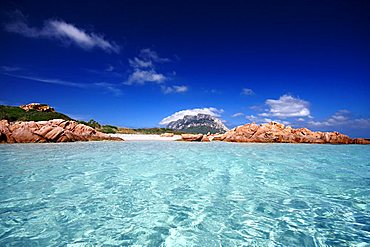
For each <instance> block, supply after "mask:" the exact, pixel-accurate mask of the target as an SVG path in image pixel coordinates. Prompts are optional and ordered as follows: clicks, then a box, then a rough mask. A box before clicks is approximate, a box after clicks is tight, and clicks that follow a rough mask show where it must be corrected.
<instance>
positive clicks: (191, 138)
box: [181, 134, 203, 142]
mask: <svg viewBox="0 0 370 247" xmlns="http://www.w3.org/2000/svg"><path fill="white" fill-rule="evenodd" d="M181 138H182V140H183V141H188V142H199V141H201V140H202V138H203V134H195V135H194V134H182V135H181Z"/></svg>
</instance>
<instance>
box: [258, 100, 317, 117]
mask: <svg viewBox="0 0 370 247" xmlns="http://www.w3.org/2000/svg"><path fill="white" fill-rule="evenodd" d="M265 103H266V105H267V106H268V108H269V109H267V110H266V112H263V113H260V114H259V116H261V117H277V118H290V117H310V109H309V106H310V105H309V103H308V102H307V101H304V100H301V99H298V98H294V97H293V96H290V95H283V96H281V97H280V98H279V99H268V100H266V102H265Z"/></svg>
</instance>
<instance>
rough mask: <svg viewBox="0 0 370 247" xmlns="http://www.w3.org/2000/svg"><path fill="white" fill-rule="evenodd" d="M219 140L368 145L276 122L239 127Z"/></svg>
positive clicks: (333, 133)
mask: <svg viewBox="0 0 370 247" xmlns="http://www.w3.org/2000/svg"><path fill="white" fill-rule="evenodd" d="M221 139H222V141H227V142H268V143H269V142H280V143H318V144H320V143H330V144H370V142H369V141H367V140H365V139H362V138H355V139H352V138H350V137H348V136H346V135H344V134H341V133H339V132H320V131H317V132H314V131H311V130H309V129H307V128H298V129H293V128H292V127H290V126H288V127H286V126H284V125H283V124H279V123H276V122H271V123H268V124H260V125H257V124H255V123H250V124H246V125H243V126H239V127H236V128H234V129H232V130H230V131H228V132H226V133H225V134H224V135H223V137H222V138H221Z"/></svg>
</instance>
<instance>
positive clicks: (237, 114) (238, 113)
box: [231, 112, 244, 117]
mask: <svg viewBox="0 0 370 247" xmlns="http://www.w3.org/2000/svg"><path fill="white" fill-rule="evenodd" d="M241 116H244V113H242V112H237V113H235V114H233V115H232V116H231V117H241Z"/></svg>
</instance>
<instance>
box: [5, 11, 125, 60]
mask: <svg viewBox="0 0 370 247" xmlns="http://www.w3.org/2000/svg"><path fill="white" fill-rule="evenodd" d="M13 17H14V19H13V20H12V21H11V22H9V23H6V24H5V25H4V28H5V30H6V31H8V32H12V33H17V34H20V35H22V36H25V37H28V38H48V39H55V40H59V41H61V42H62V43H64V44H70V43H73V44H75V45H77V46H79V47H81V48H83V49H85V50H91V49H93V48H100V49H102V50H104V51H106V52H109V53H110V52H114V53H118V52H119V50H120V49H119V46H118V45H117V44H116V43H114V42H110V41H107V40H106V39H104V36H103V35H101V34H96V33H92V32H91V33H88V32H86V31H85V30H83V29H81V28H77V27H76V26H75V25H73V24H70V23H67V22H65V21H63V20H47V21H45V22H44V25H43V26H42V27H41V28H38V27H32V26H30V25H29V23H28V21H27V18H26V17H25V16H24V15H23V14H22V12H20V11H16V12H15V13H14V16H13Z"/></svg>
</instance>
